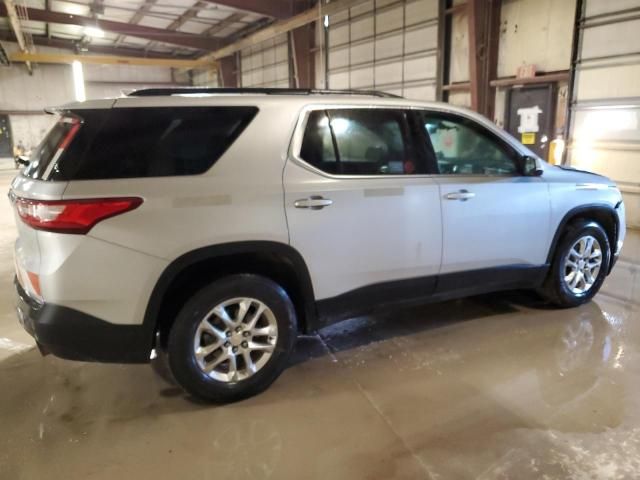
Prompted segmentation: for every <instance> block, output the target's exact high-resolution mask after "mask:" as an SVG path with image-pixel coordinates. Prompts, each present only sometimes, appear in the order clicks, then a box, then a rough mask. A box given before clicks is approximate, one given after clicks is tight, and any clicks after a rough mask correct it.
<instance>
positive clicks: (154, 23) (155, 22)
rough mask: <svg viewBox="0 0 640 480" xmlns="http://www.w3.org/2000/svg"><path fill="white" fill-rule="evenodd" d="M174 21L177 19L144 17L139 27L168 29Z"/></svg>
mask: <svg viewBox="0 0 640 480" xmlns="http://www.w3.org/2000/svg"><path fill="white" fill-rule="evenodd" d="M173 20H175V19H171V18H167V19H165V18H157V17H149V16H144V17H142V20H140V21H139V22H138V25H144V26H145V27H154V28H167V27H168V26H169V24H170V23H171V22H172V21H173Z"/></svg>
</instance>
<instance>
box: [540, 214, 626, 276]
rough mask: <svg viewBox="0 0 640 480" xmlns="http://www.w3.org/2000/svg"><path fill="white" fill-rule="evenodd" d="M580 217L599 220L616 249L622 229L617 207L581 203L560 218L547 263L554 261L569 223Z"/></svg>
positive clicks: (612, 246)
mask: <svg viewBox="0 0 640 480" xmlns="http://www.w3.org/2000/svg"><path fill="white" fill-rule="evenodd" d="M580 219H584V220H594V221H596V222H598V223H599V224H600V225H601V226H602V228H603V229H604V230H605V232H606V233H607V238H608V239H609V244H610V245H611V248H612V249H615V245H616V243H617V241H618V232H619V231H620V225H619V224H618V223H619V220H618V216H617V215H616V211H615V207H613V206H611V205H608V204H601V203H596V204H589V205H581V206H579V207H575V208H572V209H571V210H569V211H568V212H567V213H566V214H565V215H564V217H562V220H560V223H559V224H558V227H557V228H556V232H555V234H554V236H553V239H552V241H551V245H550V247H549V253H548V254H547V264H549V265H550V264H551V263H552V262H553V257H554V255H555V252H556V248H557V246H558V243H559V242H560V240H561V239H562V236H563V235H564V232H565V231H566V227H567V225H569V224H570V223H572V222H575V221H576V220H580ZM612 254H613V252H612ZM607 273H608V272H607Z"/></svg>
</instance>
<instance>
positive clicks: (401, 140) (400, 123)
mask: <svg viewBox="0 0 640 480" xmlns="http://www.w3.org/2000/svg"><path fill="white" fill-rule="evenodd" d="M300 157H301V158H302V159H303V160H305V161H306V162H308V163H309V164H311V165H313V166H314V167H316V168H318V169H320V170H322V171H323V172H327V173H332V174H338V175H410V174H416V173H426V169H425V165H424V162H423V161H421V160H420V159H419V158H418V157H417V156H416V155H415V153H414V152H413V149H412V146H411V142H410V140H409V128H408V121H407V117H406V113H405V112H404V111H402V110H391V109H349V110H347V109H345V110H342V109H335V110H333V109H332V110H328V111H324V110H316V111H313V112H311V113H310V114H309V117H308V121H307V126H306V129H305V133H304V137H303V141H302V148H301V150H300Z"/></svg>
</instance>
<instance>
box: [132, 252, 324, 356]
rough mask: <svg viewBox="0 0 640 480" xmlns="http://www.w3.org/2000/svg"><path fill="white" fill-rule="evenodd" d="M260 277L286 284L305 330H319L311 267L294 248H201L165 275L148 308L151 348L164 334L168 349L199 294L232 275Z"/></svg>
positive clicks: (188, 255)
mask: <svg viewBox="0 0 640 480" xmlns="http://www.w3.org/2000/svg"><path fill="white" fill-rule="evenodd" d="M235 273H254V274H258V275H263V276H265V277H268V278H270V279H272V280H274V281H275V282H277V283H278V284H280V285H281V286H282V287H283V288H284V289H285V290H286V291H287V294H288V295H289V296H290V298H291V300H292V302H293V304H294V306H295V308H296V314H297V316H298V328H299V330H300V331H301V332H304V333H306V332H309V331H310V330H313V328H314V325H315V324H316V317H317V313H316V303H315V296H314V293H313V285H312V283H311V276H310V274H309V270H308V268H307V265H306V263H305V261H304V259H303V258H302V256H301V255H300V253H299V252H298V251H297V250H295V249H294V248H293V247H291V246H289V245H287V244H283V243H279V242H272V241H251V242H233V243H226V244H220V245H213V246H208V247H203V248H199V249H196V250H192V251H190V252H188V253H185V254H183V255H181V256H180V257H178V258H177V259H176V260H174V261H173V262H171V263H170V264H169V265H168V266H167V267H166V268H165V270H164V271H163V273H162V274H161V275H160V278H159V279H158V281H157V283H156V285H155V287H154V289H153V291H152V293H151V297H150V299H149V302H148V304H147V309H146V312H145V316H144V327H145V331H146V332H147V333H148V335H149V342H150V345H153V342H155V341H156V340H155V337H156V334H157V333H158V332H159V333H160V337H159V338H160V342H161V344H163V345H166V337H167V335H166V334H167V333H168V330H169V328H170V327H171V325H172V324H173V320H174V319H175V317H176V315H177V313H178V312H179V310H180V308H182V306H183V305H184V303H185V302H186V301H187V299H188V298H190V297H191V296H192V295H193V294H194V293H195V292H196V291H198V290H200V289H201V288H203V287H204V286H205V285H207V284H209V283H211V282H213V281H215V280H216V279H218V278H221V277H223V276H226V275H231V274H235Z"/></svg>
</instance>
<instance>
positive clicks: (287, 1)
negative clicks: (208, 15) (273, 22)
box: [206, 0, 293, 19]
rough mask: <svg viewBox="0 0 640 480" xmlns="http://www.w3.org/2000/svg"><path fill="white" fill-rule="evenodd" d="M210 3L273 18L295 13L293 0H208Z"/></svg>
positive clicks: (286, 16) (287, 16)
mask: <svg viewBox="0 0 640 480" xmlns="http://www.w3.org/2000/svg"><path fill="white" fill-rule="evenodd" d="M206 1H207V2H208V3H215V4H217V5H224V6H225V7H232V8H237V9H238V10H244V11H245V12H251V13H257V14H259V15H265V16H267V17H273V18H279V19H282V18H289V17H290V16H291V15H292V14H293V4H292V3H293V2H292V1H291V0H206Z"/></svg>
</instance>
